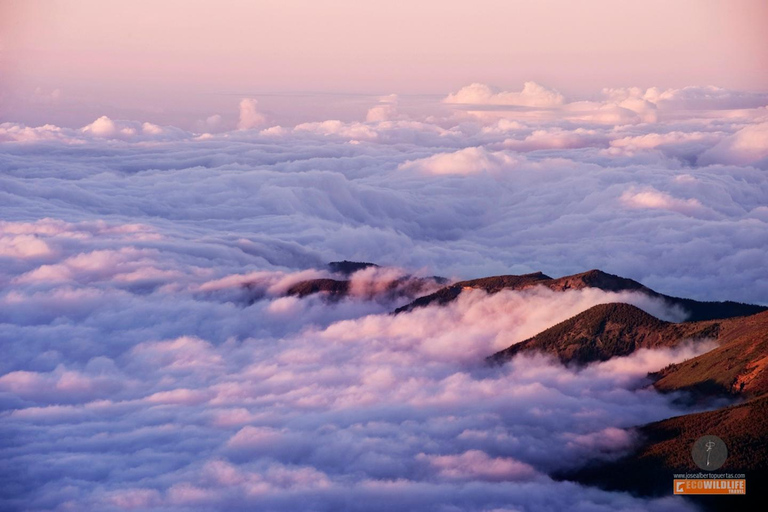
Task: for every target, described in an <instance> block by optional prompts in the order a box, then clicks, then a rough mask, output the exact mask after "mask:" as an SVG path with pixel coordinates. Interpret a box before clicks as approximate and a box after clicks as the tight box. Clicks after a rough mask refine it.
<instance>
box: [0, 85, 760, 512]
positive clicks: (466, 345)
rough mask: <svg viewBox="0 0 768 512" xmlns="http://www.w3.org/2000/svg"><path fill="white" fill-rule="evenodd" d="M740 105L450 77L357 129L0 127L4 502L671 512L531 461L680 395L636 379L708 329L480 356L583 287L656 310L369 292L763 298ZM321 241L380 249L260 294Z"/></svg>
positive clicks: (331, 246)
mask: <svg viewBox="0 0 768 512" xmlns="http://www.w3.org/2000/svg"><path fill="white" fill-rule="evenodd" d="M766 104H768V97H766V96H765V95H759V94H749V93H741V92H737V91H728V90H723V89H719V88H716V87H689V88H684V89H676V90H659V89H648V90H640V89H620V90H619V89H612V90H605V91H603V92H602V93H601V94H600V95H599V97H596V98H592V99H590V100H589V101H570V100H568V99H566V98H564V97H563V96H562V95H561V94H560V93H558V92H557V91H554V90H551V89H547V88H544V87H542V86H540V85H538V84H534V83H527V84H525V86H524V88H523V90H522V91H519V92H510V91H499V90H495V89H493V88H491V87H488V86H485V85H482V84H473V85H470V86H468V87H465V88H463V89H461V90H459V91H456V92H454V93H452V94H450V95H449V96H447V97H446V98H445V99H444V101H443V102H442V103H441V105H439V108H435V109H434V111H433V112H431V113H429V114H428V115H427V114H425V115H421V116H414V115H412V114H411V113H410V112H409V111H408V110H407V109H404V108H401V107H400V102H399V99H398V98H397V97H396V96H386V97H383V98H382V99H381V101H380V102H379V103H378V104H377V105H372V107H371V110H370V111H369V112H368V115H367V117H366V120H365V121H360V122H340V121H334V120H329V121H324V122H315V123H304V124H300V125H297V126H270V123H269V119H268V116H265V115H263V114H262V113H261V112H259V109H258V103H257V101H256V100H254V99H244V100H243V101H242V102H241V104H240V120H239V123H238V125H237V129H234V128H235V127H234V126H233V127H232V128H233V130H231V131H220V130H210V132H208V131H206V130H205V128H206V126H207V125H206V123H205V122H203V121H201V123H199V126H198V129H197V130H196V131H187V130H183V129H179V128H174V127H168V126H158V125H155V124H152V123H147V122H138V121H121V120H112V119H109V118H108V117H102V118H100V119H97V120H96V121H94V122H93V123H92V124H90V125H88V126H86V127H83V128H80V129H75V128H63V127H58V126H52V125H46V126H40V127H27V126H23V125H20V124H17V123H11V122H8V123H3V124H0V141H2V142H0V205H2V206H1V208H2V210H1V211H2V214H1V215H2V216H1V219H2V220H0V340H2V347H3V357H2V358H0V431H1V432H0V434H2V435H0V458H2V463H1V464H0V495H2V498H1V499H2V502H1V503H2V507H3V508H4V509H9V510H34V511H42V510H60V511H64V510H78V511H79V510H100V511H109V510H124V509H132V510H158V511H160V510H162V511H166V510H168V511H170V510H185V511H186V510H189V511H193V510H212V509H215V510H240V509H242V510H275V511H277V510H317V511H331V510H435V511H454V510H456V511H458V510H462V511H463V510H467V511H475V510H476V511H502V510H508V511H511V510H520V511H522V510H584V511H587V510H589V511H593V510H646V509H651V508H652V509H654V510H684V509H687V507H688V505H687V504H686V503H684V502H682V501H679V500H676V499H672V498H668V499H662V500H654V501H647V500H641V499H638V498H633V497H630V496H629V495H626V494H621V493H608V492H603V491H600V490H597V489H594V488H585V487H581V486H579V485H576V484H573V483H568V482H556V481H553V480H552V479H551V478H550V476H548V475H550V474H552V472H553V471H558V470H563V469H569V468H573V467H577V466H578V465H579V464H583V463H585V462H586V461H587V460H592V459H595V458H601V457H608V458H610V457H616V456H619V455H620V454H622V453H625V452H626V450H627V449H629V448H631V446H632V445H633V443H635V442H636V439H635V438H634V434H633V431H632V430H631V427H633V426H637V425H641V424H644V423H647V422H649V421H655V420H659V419H662V418H667V417H670V416H674V415H677V414H682V413H685V412H687V410H683V409H680V408H679V406H677V405H674V403H673V402H672V398H673V397H668V396H662V395H659V394H657V393H655V392H654V391H652V390H649V389H647V387H646V386H647V381H646V380H645V375H646V374H647V372H648V371H654V370H657V369H659V368H661V367H663V366H665V365H666V364H668V363H670V362H673V361H679V360H683V359H685V358H688V357H691V356H692V355H694V354H696V353H700V352H701V351H703V350H706V349H708V348H711V346H710V345H707V344H706V343H700V344H697V345H685V346H683V347H680V348H678V349H676V350H661V351H641V352H638V353H636V354H634V355H632V356H630V357H628V358H622V359H616V360H612V361H609V362H605V363H599V364H594V365H591V366H588V367H586V368H582V369H576V368H567V367H564V366H562V365H560V364H557V363H555V362H553V361H550V360H546V359H544V358H541V357H525V358H518V359H515V360H514V361H512V362H511V363H510V364H508V365H506V366H504V367H501V368H488V367H486V366H485V365H484V364H483V358H484V357H486V356H488V355H490V354H491V353H493V352H494V351H496V350H499V349H502V348H505V347H506V346H509V345H510V344H512V343H515V342H518V341H521V340H522V339H525V338H526V337H529V336H531V335H533V334H536V333H537V332H539V331H541V330H542V329H545V328H547V327H549V326H551V325H554V324H555V323H557V322H560V321H562V320H564V319H566V318H568V317H570V316H573V315H575V314H577V313H579V312H581V311H583V310H585V309H587V308H588V307H591V306H592V305H595V304H600V303H605V302H615V301H620V302H630V303H633V304H636V305H638V306H639V307H642V308H643V309H645V310H646V311H649V312H651V313H652V314H655V315H656V316H658V317H660V318H665V319H668V320H681V318H680V315H679V311H670V310H667V309H666V308H665V307H664V305H663V304H659V303H656V302H654V301H651V300H649V299H648V298H646V297H643V296H638V295H634V294H627V293H622V294H615V293H608V292H602V291H598V290H582V291H569V292H564V293H556V292H552V291H549V290H542V289H533V290H527V291H524V292H502V293H499V294H496V295H493V296H487V295H485V294H484V293H483V292H480V291H473V292H465V293H462V295H461V296H460V298H459V300H458V301H456V302H455V303H452V304H450V305H449V306H446V307H442V308H440V307H430V308H425V309H421V310H416V311H413V312H411V313H407V314H401V315H397V316H392V315H389V312H390V311H391V310H392V309H394V308H395V307H397V306H401V305H403V304H404V303H406V302H408V301H409V300H410V299H412V298H414V296H415V294H416V291H415V290H406V291H404V292H403V293H402V294H400V295H397V296H393V295H392V294H391V293H387V290H388V289H389V286H388V284H389V283H392V282H393V281H396V280H397V279H400V278H402V277H403V276H405V275H406V274H415V275H419V276H431V275H442V276H446V277H448V278H451V279H459V278H471V277H481V276H485V275H493V274H500V273H515V274H517V273H526V272H531V271H536V270H542V271H544V272H545V273H547V274H549V275H552V276H555V277H556V276H560V275H565V274H570V273H575V272H580V271H584V270H587V269H590V268H600V269H602V270H605V271H608V272H611V273H615V274H619V275H622V276H625V277H630V278H634V279H637V280H639V281H641V282H643V284H646V285H648V286H650V287H652V288H654V289H656V290H657V291H659V292H663V293H667V294H669V295H678V296H686V297H692V298H697V299H703V300H739V301H745V302H757V303H763V304H765V303H768V271H766V266H765V261H764V260H765V254H766V253H767V252H768V177H767V176H768V175H767V174H766V173H768V109H766V106H765V105H766ZM215 117H216V116H215V115H213V116H212V117H211V118H215ZM208 124H209V125H213V124H217V125H218V123H208ZM340 259H350V260H362V261H374V262H376V263H379V264H382V265H384V266H385V267H383V268H380V269H366V270H364V271H361V272H359V273H358V274H356V275H355V276H353V286H352V288H351V289H352V294H351V295H350V296H349V297H348V298H345V299H343V300H340V301H336V302H329V301H327V300H324V299H323V298H322V297H320V296H309V297H305V298H298V297H286V296H285V291H286V290H287V289H288V287H290V285H291V284H294V283H296V282H298V281H300V280H303V279H308V278H315V277H329V276H330V274H329V273H328V271H327V270H325V264H326V263H327V262H328V261H333V260H340ZM430 290H431V289H430V288H426V289H422V290H421V292H423V293H425V292H427V291H430ZM409 294H411V295H409Z"/></svg>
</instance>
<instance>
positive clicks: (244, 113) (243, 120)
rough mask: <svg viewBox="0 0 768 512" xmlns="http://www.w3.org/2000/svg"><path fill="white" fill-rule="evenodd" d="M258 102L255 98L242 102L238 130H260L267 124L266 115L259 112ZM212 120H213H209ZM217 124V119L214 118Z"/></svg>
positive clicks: (244, 99)
mask: <svg viewBox="0 0 768 512" xmlns="http://www.w3.org/2000/svg"><path fill="white" fill-rule="evenodd" d="M258 103H259V102H258V101H257V100H255V99H253V98H243V99H242V100H241V101H240V120H239V121H238V122H237V129H238V130H250V129H252V128H259V127H261V126H263V125H264V124H265V123H266V122H267V118H266V117H264V114H262V113H261V112H259V110H258V106H257V105H258ZM208 120H211V118H208ZM213 121H214V122H215V121H216V119H215V118H214V119H213Z"/></svg>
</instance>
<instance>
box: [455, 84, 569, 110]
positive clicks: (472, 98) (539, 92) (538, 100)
mask: <svg viewBox="0 0 768 512" xmlns="http://www.w3.org/2000/svg"><path fill="white" fill-rule="evenodd" d="M443 101H444V102H445V103H458V104H466V105H513V106H523V107H556V106H559V105H562V104H563V103H564V102H565V98H564V97H563V95H562V94H560V93H559V92H557V91H554V90H551V89H547V88H546V87H544V86H542V85H539V84H537V83H536V82H525V84H523V90H522V91H520V92H511V91H499V90H496V89H493V88H492V87H490V86H488V85H485V84H480V83H473V84H470V85H467V86H466V87H463V88H461V89H459V91H458V92H456V93H453V94H449V95H448V96H447V97H446V98H445V99H444V100H443Z"/></svg>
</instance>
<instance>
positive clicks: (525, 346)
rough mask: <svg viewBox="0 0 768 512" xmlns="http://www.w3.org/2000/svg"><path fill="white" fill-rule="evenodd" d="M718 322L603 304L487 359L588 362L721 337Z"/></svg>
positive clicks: (497, 362) (499, 362) (495, 360)
mask: <svg viewBox="0 0 768 512" xmlns="http://www.w3.org/2000/svg"><path fill="white" fill-rule="evenodd" d="M717 331H718V324H717V323H713V322H694V323H690V322H689V323H683V324H673V323H670V322H664V321H662V320H659V319H658V318H656V317H654V316H651V315H649V314H648V313H646V312H645V311H643V310H641V309H640V308H638V307H635V306H632V305H631V304H618V303H614V304H600V305H597V306H594V307H592V308H590V309H588V310H586V311H584V312H582V313H579V314H578V315H576V316H574V317H572V318H569V319H568V320H565V321H564V322H560V323H559V324H557V325H555V326H553V327H550V328H549V329H547V330H545V331H542V332H540V333H539V334H537V335H536V336H533V337H532V338H528V339H527V340H525V341H521V342H520V343H516V344H514V345H512V346H510V347H508V348H506V349H504V350H502V351H499V352H497V353H495V354H493V355H492V356H490V357H488V358H487V361H488V362H490V363H494V364H503V363H504V362H506V361H509V360H510V359H512V357H514V356H515V355H516V354H519V353H521V352H542V353H545V354H550V355H553V356H555V357H556V358H558V359H559V360H560V361H561V362H563V363H576V364H586V363H590V362H593V361H606V360H608V359H610V358H611V357H615V356H626V355H629V354H631V353H632V352H634V351H635V350H637V349H639V348H656V347H668V346H673V345H676V344H677V343H680V342H682V341H684V340H687V339H703V338H712V337H716V336H717Z"/></svg>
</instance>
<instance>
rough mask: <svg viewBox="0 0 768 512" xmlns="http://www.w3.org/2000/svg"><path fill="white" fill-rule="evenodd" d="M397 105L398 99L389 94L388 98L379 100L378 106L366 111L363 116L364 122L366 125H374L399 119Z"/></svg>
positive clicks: (394, 95) (384, 97)
mask: <svg viewBox="0 0 768 512" xmlns="http://www.w3.org/2000/svg"><path fill="white" fill-rule="evenodd" d="M397 103H398V98H397V95H396V94H390V95H389V96H383V97H381V98H379V104H378V105H376V106H374V107H371V108H370V109H368V113H367V114H366V115H365V121H366V122H368V123H375V122H379V121H392V120H393V119H397V118H398V117H400V113H399V112H398V110H397Z"/></svg>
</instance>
